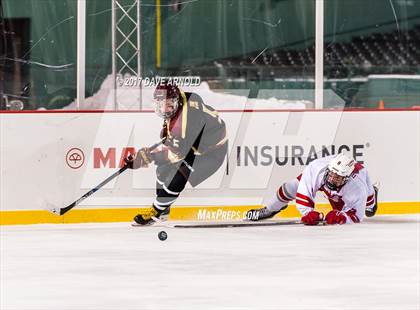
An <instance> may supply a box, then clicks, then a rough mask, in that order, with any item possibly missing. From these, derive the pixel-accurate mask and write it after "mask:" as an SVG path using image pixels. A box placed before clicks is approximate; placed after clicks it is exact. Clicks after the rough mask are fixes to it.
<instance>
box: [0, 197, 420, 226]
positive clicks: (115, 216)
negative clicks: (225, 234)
mask: <svg viewBox="0 0 420 310" xmlns="http://www.w3.org/2000/svg"><path fill="white" fill-rule="evenodd" d="M260 207H261V206H219V207H210V206H207V207H204V206H201V207H192V206H189V207H181V206H176V207H172V210H171V214H170V217H169V220H171V221H194V222H196V223H206V222H209V221H220V222H224V221H236V222H240V221H242V220H243V219H244V218H245V212H246V211H248V210H250V209H253V208H260ZM330 208H331V207H330V205H329V204H317V206H316V209H317V210H318V211H320V212H323V213H324V214H327V213H328V211H329V210H330ZM140 210H141V209H140V208H124V207H121V208H112V209H111V208H106V209H85V208H83V209H77V208H76V209H73V210H71V211H70V212H68V213H66V214H65V215H63V216H56V215H53V214H51V213H50V212H48V211H44V210H33V211H24V210H20V211H2V212H0V225H24V224H42V223H69V224H70V223H107V222H131V221H132V220H133V218H134V216H135V215H137V214H138V213H139V211H140ZM200 212H201V213H200ZM203 212H206V213H205V214H206V216H202V214H203ZM416 213H420V203H414V202H398V203H397V202H394V203H392V202H382V203H379V208H378V212H377V214H378V215H384V214H416ZM298 217H300V214H299V212H298V211H297V210H296V208H295V206H294V205H290V206H289V207H288V208H287V209H286V210H284V211H282V212H281V213H280V214H278V215H277V216H275V217H274V218H279V219H285V218H298Z"/></svg>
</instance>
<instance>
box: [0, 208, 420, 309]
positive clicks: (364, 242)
mask: <svg viewBox="0 0 420 310" xmlns="http://www.w3.org/2000/svg"><path fill="white" fill-rule="evenodd" d="M419 219H420V216H419V215H410V216H382V217H379V216H378V217H376V218H374V219H370V220H367V221H366V222H365V223H363V224H359V225H346V226H341V227H339V226H317V227H305V226H300V225H294V226H273V227H246V228H245V227H244V228H217V229H216V228H211V229H182V228H172V229H171V228H162V227H146V228H144V227H139V228H135V227H131V226H130V224H129V223H118V224H61V225H28V226H0V232H1V234H0V241H1V248H0V249H1V257H0V258H1V270H0V271H1V275H0V277H1V282H0V286H1V288H0V290H1V294H0V309H2V310H9V309H24V310H26V309H43V310H46V309H55V310H58V309H66V310H70V309H78V310H79V309H80V310H82V309H83V310H85V309H101V310H108V309H109V310H116V309H127V310H128V309H194V310H196V309H419V308H420V240H419V239H420V222H419ZM160 230H165V231H166V232H167V233H168V239H167V240H166V241H160V240H159V239H158V237H157V235H158V232H159V231H160Z"/></svg>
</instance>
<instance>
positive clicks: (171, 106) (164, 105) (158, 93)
mask: <svg viewBox="0 0 420 310" xmlns="http://www.w3.org/2000/svg"><path fill="white" fill-rule="evenodd" d="M180 95H181V91H180V90H179V87H178V86H177V85H175V84H169V83H167V82H161V83H160V84H158V85H157V86H156V89H155V92H154V94H153V98H154V101H155V112H156V114H157V115H159V116H160V117H162V118H165V119H166V118H171V117H172V116H174V115H175V113H176V112H177V111H178V108H179V106H180V103H179V102H180Z"/></svg>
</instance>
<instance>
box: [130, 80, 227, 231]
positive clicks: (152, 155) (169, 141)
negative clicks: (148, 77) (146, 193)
mask: <svg viewBox="0 0 420 310" xmlns="http://www.w3.org/2000/svg"><path fill="white" fill-rule="evenodd" d="M153 96H154V100H155V111H156V113H157V114H158V115H159V116H160V117H162V118H163V119H164V121H163V128H162V131H161V138H162V139H163V143H162V146H161V147H160V148H157V149H155V150H152V151H151V150H149V149H148V148H142V149H140V150H139V151H138V152H137V154H136V156H135V157H134V159H130V160H126V162H127V165H129V167H130V168H132V169H137V168H141V167H147V166H148V165H149V164H150V163H151V162H154V163H155V165H156V177H157V179H156V199H155V201H154V202H153V205H152V206H151V207H150V208H148V209H147V210H146V211H144V212H142V213H140V214H138V215H137V216H135V218H134V221H135V222H136V223H138V224H140V225H147V224H152V223H153V217H159V216H163V215H166V214H168V213H169V210H170V206H171V205H172V204H173V203H174V202H175V200H176V199H177V198H178V196H179V195H180V194H181V192H182V191H183V190H184V188H185V185H186V183H187V182H189V183H190V184H191V185H192V186H193V187H195V186H197V185H198V184H200V183H201V182H203V181H204V180H206V179H207V178H208V177H210V176H211V175H212V174H214V173H215V172H216V171H217V170H218V169H219V167H220V166H221V165H222V164H223V161H224V159H225V157H226V154H227V136H226V126H225V123H224V121H223V120H222V119H221V118H220V117H219V115H218V113H217V112H216V111H215V110H214V109H213V108H212V107H210V106H208V105H206V104H204V102H203V100H202V99H201V97H200V96H199V95H197V94H195V93H188V92H183V91H182V90H180V89H179V87H178V86H176V85H171V84H169V83H168V82H162V83H160V84H159V85H158V86H157V87H156V89H155V92H154V95H153Z"/></svg>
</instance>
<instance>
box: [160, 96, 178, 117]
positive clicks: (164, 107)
mask: <svg viewBox="0 0 420 310" xmlns="http://www.w3.org/2000/svg"><path fill="white" fill-rule="evenodd" d="M178 107H179V100H178V98H166V99H155V112H156V114H157V115H159V116H160V117H162V118H164V119H168V118H171V117H172V116H174V115H175V113H176V111H178Z"/></svg>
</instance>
